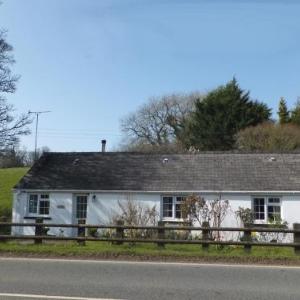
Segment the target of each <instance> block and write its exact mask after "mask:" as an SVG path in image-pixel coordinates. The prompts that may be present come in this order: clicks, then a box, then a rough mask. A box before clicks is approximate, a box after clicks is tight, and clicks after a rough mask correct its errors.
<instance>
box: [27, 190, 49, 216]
mask: <svg viewBox="0 0 300 300" xmlns="http://www.w3.org/2000/svg"><path fill="white" fill-rule="evenodd" d="M49 211H50V200H49V195H48V194H40V195H39V194H30V195H29V201H28V213H29V214H31V215H37V216H38V215H49Z"/></svg>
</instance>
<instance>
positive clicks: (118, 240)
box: [0, 218, 300, 255]
mask: <svg viewBox="0 0 300 300" xmlns="http://www.w3.org/2000/svg"><path fill="white" fill-rule="evenodd" d="M11 227H35V235H11V234H6V235H3V234H1V235H0V241H1V240H34V241H35V243H36V244H40V243H42V241H43V240H65V241H77V242H78V243H79V244H84V243H85V241H99V242H112V243H115V244H119V245H120V244H122V243H124V242H126V243H157V245H158V246H160V247H164V245H165V244H187V245H191V244H199V245H202V247H203V249H208V247H209V245H229V246H244V249H245V251H247V252H249V251H250V250H251V247H252V246H263V247H265V246H267V247H268V246H272V247H293V248H294V250H295V253H296V254H299V255H300V224H299V223H294V224H293V229H287V228H282V227H280V226H278V227H273V228H269V227H265V228H264V227H255V225H254V224H247V225H246V226H245V227H222V228H219V227H209V226H208V223H207V222H204V223H203V224H202V226H201V227H194V226H166V225H165V223H164V222H162V221H160V222H158V226H127V225H124V223H123V222H122V221H118V222H117V225H102V224H57V223H56V224H49V223H43V219H41V218H38V219H36V222H35V223H11V222H0V230H1V229H3V228H11ZM49 227H60V228H77V236H74V237H64V236H52V235H46V234H45V232H46V229H47V228H49ZM91 228H95V229H112V230H114V231H115V237H114V238H100V237H90V236H86V229H91ZM126 230H130V231H132V230H135V231H138V230H143V231H147V230H152V231H156V232H157V238H126V237H125V233H126ZM170 230H180V231H186V232H191V231H201V232H202V239H197V240H196V239H195V240H191V239H168V238H167V237H166V231H170ZM213 232H243V234H244V236H243V240H242V241H223V240H216V239H212V233H213ZM255 232H259V233H262V232H263V233H283V234H287V233H291V234H293V242H291V243H281V242H256V241H253V238H252V233H255Z"/></svg>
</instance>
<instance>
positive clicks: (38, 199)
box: [27, 193, 51, 217]
mask: <svg viewBox="0 0 300 300" xmlns="http://www.w3.org/2000/svg"><path fill="white" fill-rule="evenodd" d="M31 195H36V196H37V209H36V212H30V211H29V205H30V204H29V203H30V201H31V200H30V196H31ZM42 195H47V196H48V199H44V198H42ZM42 201H48V202H49V213H48V214H40V203H41V202H42ZM50 209H51V205H50V194H49V193H30V194H28V199H27V215H28V216H30V217H31V216H33V217H48V216H49V215H50Z"/></svg>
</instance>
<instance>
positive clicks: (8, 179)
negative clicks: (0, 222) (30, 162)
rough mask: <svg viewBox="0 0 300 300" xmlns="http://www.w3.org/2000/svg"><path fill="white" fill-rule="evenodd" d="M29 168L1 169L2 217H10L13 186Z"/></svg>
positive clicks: (0, 200)
mask: <svg viewBox="0 0 300 300" xmlns="http://www.w3.org/2000/svg"><path fill="white" fill-rule="evenodd" d="M27 171H28V168H7V169H0V217H1V216H6V217H9V216H10V214H11V206H12V188H13V187H14V185H15V184H16V183H17V182H18V181H19V180H20V179H21V178H22V177H23V176H24V175H25V173H26V172H27Z"/></svg>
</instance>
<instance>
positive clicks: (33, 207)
mask: <svg viewBox="0 0 300 300" xmlns="http://www.w3.org/2000/svg"><path fill="white" fill-rule="evenodd" d="M37 206H38V195H30V196H29V209H28V211H29V213H30V214H36V213H37Z"/></svg>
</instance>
